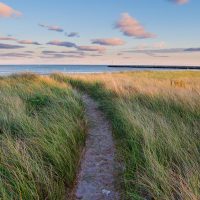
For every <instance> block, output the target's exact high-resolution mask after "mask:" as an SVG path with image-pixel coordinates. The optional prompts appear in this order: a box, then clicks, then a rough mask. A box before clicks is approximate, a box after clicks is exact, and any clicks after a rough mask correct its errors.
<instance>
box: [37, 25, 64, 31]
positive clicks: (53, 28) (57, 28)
mask: <svg viewBox="0 0 200 200" xmlns="http://www.w3.org/2000/svg"><path fill="white" fill-rule="evenodd" d="M39 26H40V27H43V28H46V29H47V30H49V31H56V32H64V29H63V28H61V27H59V26H48V25H44V24H39Z"/></svg>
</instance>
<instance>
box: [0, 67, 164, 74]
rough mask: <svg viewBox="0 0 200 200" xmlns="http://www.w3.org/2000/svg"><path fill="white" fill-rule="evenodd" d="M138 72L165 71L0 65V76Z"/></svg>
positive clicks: (143, 68)
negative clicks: (24, 73)
mask: <svg viewBox="0 0 200 200" xmlns="http://www.w3.org/2000/svg"><path fill="white" fill-rule="evenodd" d="M138 70H142V71H144V70H165V69H149V68H145V67H142V68H141V69H138V68H129V67H108V66H106V65H0V76H5V75H10V74H14V73H22V72H34V73H37V74H50V73H53V72H62V73H100V72H123V71H138Z"/></svg>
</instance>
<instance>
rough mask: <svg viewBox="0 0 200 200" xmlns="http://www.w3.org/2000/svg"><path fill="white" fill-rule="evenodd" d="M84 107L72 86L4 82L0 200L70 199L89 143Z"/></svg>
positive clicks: (0, 92)
mask: <svg viewBox="0 0 200 200" xmlns="http://www.w3.org/2000/svg"><path fill="white" fill-rule="evenodd" d="M83 112H84V108H83V105H82V102H81V100H80V96H79V95H77V94H74V93H73V91H72V89H71V87H70V86H69V85H67V84H62V83H58V82H56V81H55V80H53V79H51V78H49V77H41V76H36V75H31V74H24V75H15V76H11V77H4V78H0V144H1V146H0V159H1V162H0V199H3V200H6V199H7V200H10V199H30V200H31V199H52V200H55V199H59V200H60V199H65V198H66V196H67V195H68V190H69V188H70V187H71V186H72V183H73V181H74V177H75V172H76V167H77V162H78V160H79V153H80V149H81V147H82V145H83V143H84V132H85V131H84V130H85V122H84V117H83Z"/></svg>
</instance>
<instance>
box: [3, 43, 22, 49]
mask: <svg viewBox="0 0 200 200" xmlns="http://www.w3.org/2000/svg"><path fill="white" fill-rule="evenodd" d="M20 48H24V46H21V45H12V44H3V43H0V49H20Z"/></svg>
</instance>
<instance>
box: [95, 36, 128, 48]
mask: <svg viewBox="0 0 200 200" xmlns="http://www.w3.org/2000/svg"><path fill="white" fill-rule="evenodd" d="M92 43H93V44H99V45H106V46H120V45H124V44H125V42H124V41H123V40H122V39H120V38H102V39H101V38H99V39H93V40H92Z"/></svg>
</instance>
